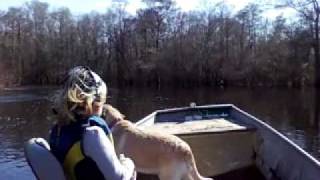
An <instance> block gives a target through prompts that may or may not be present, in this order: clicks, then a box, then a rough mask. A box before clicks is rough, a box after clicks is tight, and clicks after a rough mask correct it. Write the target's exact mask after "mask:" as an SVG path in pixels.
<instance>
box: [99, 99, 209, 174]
mask: <svg viewBox="0 0 320 180" xmlns="http://www.w3.org/2000/svg"><path fill="white" fill-rule="evenodd" d="M102 116H103V118H104V119H105V120H106V122H107V123H108V124H109V125H110V126H111V130H112V135H113V137H114V142H115V149H116V152H117V154H122V153H123V154H125V156H128V157H130V158H132V159H133V161H134V163H135V165H136V169H137V171H138V172H141V173H145V174H156V175H158V177H159V179H160V180H212V179H211V178H204V177H202V176H201V175H200V174H199V172H198V170H197V167H196V163H195V159H194V156H193V154H192V151H191V148H190V146H189V145H188V144H187V143H186V142H184V141H183V140H181V139H180V138H178V137H177V136H174V135H170V134H163V133H156V132H147V131H145V130H141V129H139V128H137V127H135V125H134V124H133V123H131V122H130V121H128V120H124V116H123V115H122V114H121V113H120V112H119V111H118V110H117V109H115V108H113V107H112V106H110V105H104V110H103V115H102Z"/></svg>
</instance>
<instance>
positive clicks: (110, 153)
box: [83, 126, 135, 180]
mask: <svg viewBox="0 0 320 180" xmlns="http://www.w3.org/2000/svg"><path fill="white" fill-rule="evenodd" d="M83 151H84V154H85V155H86V156H88V157H90V158H91V159H92V160H93V161H95V163H96V164H97V166H98V168H99V170H100V171H101V172H102V174H103V175H104V177H105V179H112V180H132V179H135V170H134V163H133V161H132V160H131V159H129V158H121V157H120V160H119V158H118V157H117V155H116V153H115V149H114V146H113V144H112V143H111V142H110V140H109V138H108V137H107V135H106V134H105V133H104V131H103V130H102V129H101V128H100V127H97V126H91V127H87V128H86V130H85V132H84V135H83Z"/></svg>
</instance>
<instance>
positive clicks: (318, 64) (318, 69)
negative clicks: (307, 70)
mask: <svg viewBox="0 0 320 180" xmlns="http://www.w3.org/2000/svg"><path fill="white" fill-rule="evenodd" d="M314 33H315V39H314V44H313V48H314V60H315V87H320V54H319V53H320V52H319V14H318V13H317V17H316V19H315V32H314Z"/></svg>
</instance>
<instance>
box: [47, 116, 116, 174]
mask: <svg viewBox="0 0 320 180" xmlns="http://www.w3.org/2000/svg"><path fill="white" fill-rule="evenodd" d="M89 126H99V127H100V128H102V129H103V131H104V132H105V133H106V135H107V136H108V137H109V139H110V141H111V142H112V143H113V139H112V135H111V131H110V129H109V128H108V125H107V124H106V123H105V121H104V120H103V119H102V118H100V117H99V116H91V117H90V118H88V119H86V120H79V121H77V122H74V123H70V124H69V125H66V126H58V125H55V126H54V127H53V128H52V130H51V134H50V146H51V150H52V153H53V154H54V155H55V156H56V157H57V159H58V160H59V161H60V163H61V164H63V169H64V172H65V174H66V176H67V179H70V180H85V179H86V180H87V179H95V180H104V177H103V174H102V173H101V172H100V170H99V168H98V167H97V165H96V163H95V162H94V161H93V160H92V159H91V158H90V157H86V156H85V154H84V153H83V148H82V136H83V132H84V130H85V128H86V127H89Z"/></svg>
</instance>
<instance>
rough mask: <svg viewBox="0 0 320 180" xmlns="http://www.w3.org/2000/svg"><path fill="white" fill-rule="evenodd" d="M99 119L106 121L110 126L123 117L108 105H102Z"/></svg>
mask: <svg viewBox="0 0 320 180" xmlns="http://www.w3.org/2000/svg"><path fill="white" fill-rule="evenodd" d="M101 117H102V118H103V119H104V120H105V121H106V123H107V124H108V125H109V126H110V124H112V125H114V124H116V123H117V122H119V121H121V120H124V117H125V116H124V115H123V114H121V113H120V111H119V110H118V109H116V108H114V107H112V106H111V105H110V104H104V105H103V110H102V114H101Z"/></svg>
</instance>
